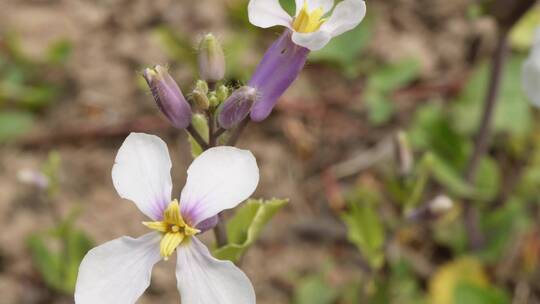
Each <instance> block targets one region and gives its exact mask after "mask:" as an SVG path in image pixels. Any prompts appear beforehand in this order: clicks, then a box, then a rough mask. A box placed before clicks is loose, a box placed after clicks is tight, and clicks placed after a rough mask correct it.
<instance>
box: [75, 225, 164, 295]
mask: <svg viewBox="0 0 540 304" xmlns="http://www.w3.org/2000/svg"><path fill="white" fill-rule="evenodd" d="M160 239H161V235H160V234H159V233H157V232H151V233H148V234H145V235H143V236H141V237H139V238H137V239H134V238H130V237H121V238H118V239H116V240H112V241H110V242H107V243H105V244H103V245H100V246H98V247H95V248H94V249H92V250H90V251H89V252H88V253H87V254H86V256H85V257H84V259H83V261H82V263H81V266H80V267H79V274H78V276H77V286H76V287H75V303H76V304H96V303H100V304H117V303H135V302H136V301H137V299H138V298H139V297H140V296H141V295H142V294H143V292H144V291H145V290H146V288H148V286H149V285H150V277H151V273H152V268H153V267H154V264H156V263H157V262H158V261H160V260H161V256H160V255H159V241H160Z"/></svg>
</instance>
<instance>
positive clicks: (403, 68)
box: [367, 59, 420, 93]
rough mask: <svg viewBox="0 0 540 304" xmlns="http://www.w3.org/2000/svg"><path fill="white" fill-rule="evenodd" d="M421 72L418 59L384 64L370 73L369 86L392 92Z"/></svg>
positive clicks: (384, 91)
mask: <svg viewBox="0 0 540 304" xmlns="http://www.w3.org/2000/svg"><path fill="white" fill-rule="evenodd" d="M419 73H420V63H419V62H418V60H416V59H404V60H401V61H399V62H397V63H395V64H391V65H387V66H384V67H382V68H380V69H377V70H375V71H373V72H372V73H371V74H370V75H369V79H368V84H367V85H368V88H370V89H375V90H377V91H380V92H383V93H390V92H392V91H394V90H396V89H399V88H401V87H403V86H405V85H407V84H409V83H410V82H411V81H413V80H415V79H416V78H417V77H418V74H419Z"/></svg>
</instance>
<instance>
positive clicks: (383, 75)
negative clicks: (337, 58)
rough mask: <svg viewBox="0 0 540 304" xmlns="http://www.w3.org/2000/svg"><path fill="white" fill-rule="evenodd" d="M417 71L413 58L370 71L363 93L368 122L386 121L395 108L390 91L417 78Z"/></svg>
mask: <svg viewBox="0 0 540 304" xmlns="http://www.w3.org/2000/svg"><path fill="white" fill-rule="evenodd" d="M358 28H363V27H361V26H359V27H358ZM419 73H420V64H419V63H418V61H417V60H414V59H404V60H401V61H399V62H397V63H394V64H388V65H382V66H381V67H377V68H376V69H374V70H373V71H371V72H370V73H369V77H368V79H367V83H366V87H365V88H364V93H363V101H364V104H365V106H366V110H367V114H368V119H369V122H370V123H372V124H373V125H375V126H378V125H381V124H384V123H387V122H388V121H389V120H390V119H391V118H392V115H393V114H394V110H395V108H394V104H393V101H392V99H391V97H392V96H391V95H392V93H394V92H395V91H396V90H397V89H400V88H403V87H404V86H405V85H407V84H409V83H410V82H412V81H413V80H415V79H417V78H418V75H419Z"/></svg>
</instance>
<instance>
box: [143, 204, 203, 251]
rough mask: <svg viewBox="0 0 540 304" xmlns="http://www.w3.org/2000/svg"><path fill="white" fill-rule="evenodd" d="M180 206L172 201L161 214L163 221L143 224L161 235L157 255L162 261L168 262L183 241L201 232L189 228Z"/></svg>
mask: <svg viewBox="0 0 540 304" xmlns="http://www.w3.org/2000/svg"><path fill="white" fill-rule="evenodd" d="M180 210H181V209H180V204H178V201H177V200H174V201H172V202H171V203H170V204H169V206H167V209H165V211H164V212H163V220H162V221H156V222H143V225H145V226H146V227H148V228H150V229H152V230H156V231H159V232H161V233H162V234H163V236H162V237H161V242H160V244H159V253H160V254H161V256H162V257H163V259H165V260H168V259H169V257H170V256H171V255H172V254H173V252H174V250H175V249H176V247H178V246H179V245H180V244H181V243H182V242H183V241H184V240H187V239H189V237H190V236H192V235H195V234H197V233H199V232H201V231H200V230H199V229H196V228H193V227H191V226H189V225H188V224H187V223H186V222H185V221H184V219H183V218H182V214H181V212H180Z"/></svg>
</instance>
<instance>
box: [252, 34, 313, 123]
mask: <svg viewBox="0 0 540 304" xmlns="http://www.w3.org/2000/svg"><path fill="white" fill-rule="evenodd" d="M291 35H292V33H291V31H290V30H286V31H285V32H284V33H283V34H282V35H281V36H280V37H279V38H278V40H276V42H274V44H272V46H271V47H270V48H269V49H268V51H266V54H264V57H263V59H262V61H261V62H260V63H259V65H258V66H257V68H256V69H255V72H254V74H253V77H252V78H251V80H250V81H249V82H248V85H249V86H251V87H253V88H255V89H257V93H258V94H259V95H260V98H259V100H257V103H256V104H255V105H254V106H253V109H252V110H251V119H252V120H254V121H262V120H264V119H266V117H268V115H270V113H271V112H272V109H273V108H274V105H275V104H276V103H277V101H278V98H279V97H281V95H283V93H285V91H286V90H287V89H288V88H289V86H290V85H291V84H292V83H293V81H294V80H295V79H296V77H297V76H298V74H300V71H302V68H303V67H304V65H305V63H306V60H307V56H308V55H309V50H308V49H307V48H305V47H302V46H299V45H297V44H295V43H294V42H293V41H292V40H291Z"/></svg>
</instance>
